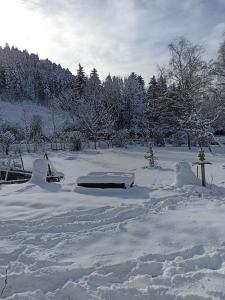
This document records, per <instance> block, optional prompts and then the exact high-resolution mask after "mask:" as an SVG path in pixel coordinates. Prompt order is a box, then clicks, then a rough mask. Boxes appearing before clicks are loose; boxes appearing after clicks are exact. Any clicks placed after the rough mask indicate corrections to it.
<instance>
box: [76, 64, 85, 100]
mask: <svg viewBox="0 0 225 300" xmlns="http://www.w3.org/2000/svg"><path fill="white" fill-rule="evenodd" d="M86 82H87V78H86V76H85V73H84V69H83V67H82V66H81V65H80V64H79V67H78V70H77V76H76V81H75V94H76V96H77V97H78V98H79V99H81V98H83V97H84V95H85V88H86Z"/></svg>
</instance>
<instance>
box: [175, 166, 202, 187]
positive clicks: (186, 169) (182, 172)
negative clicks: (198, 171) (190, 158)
mask: <svg viewBox="0 0 225 300" xmlns="http://www.w3.org/2000/svg"><path fill="white" fill-rule="evenodd" d="M175 170H176V178H175V183H174V186H176V187H182V186H184V185H199V184H200V181H199V179H198V178H197V177H196V176H195V174H194V172H193V171H192V169H191V166H190V164H189V163H188V162H186V161H180V162H177V163H176V165H175Z"/></svg>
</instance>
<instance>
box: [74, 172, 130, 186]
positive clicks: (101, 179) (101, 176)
mask: <svg viewBox="0 0 225 300" xmlns="http://www.w3.org/2000/svg"><path fill="white" fill-rule="evenodd" d="M133 182H134V173H124V172H91V173H89V174H88V175H87V176H80V177H78V178H77V184H82V183H118V184H120V183H123V184H124V185H125V187H129V186H131V184H132V183H133Z"/></svg>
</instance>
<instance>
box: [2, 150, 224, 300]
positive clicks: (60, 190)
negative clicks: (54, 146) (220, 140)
mask: <svg viewBox="0 0 225 300" xmlns="http://www.w3.org/2000/svg"><path fill="white" fill-rule="evenodd" d="M213 151H214V152H213V153H212V154H210V153H206V158H207V159H208V160H209V161H210V162H212V165H210V166H206V179H207V182H208V184H207V187H206V188H203V187H201V185H191V184H190V182H188V184H187V185H186V184H185V185H184V184H182V185H181V186H176V185H173V183H174V178H175V177H176V172H175V163H176V162H178V161H179V162H181V161H186V162H189V164H191V163H192V162H193V161H195V160H196V158H197V153H198V149H193V150H192V151H188V150H187V149H186V148H174V147H165V148H155V153H156V155H157V157H158V165H159V166H158V167H157V168H154V169H148V168H146V167H145V166H146V160H145V158H144V155H145V153H146V148H144V147H137V146H136V147H128V149H108V150H99V151H98V152H96V151H82V152H77V153H68V152H51V153H49V157H50V159H51V161H52V163H53V164H54V166H55V167H56V169H57V170H59V171H62V172H63V173H64V174H65V180H64V181H62V182H61V183H45V184H34V183H32V184H31V183H25V184H20V185H5V186H3V185H2V187H1V190H0V207H1V209H0V292H1V288H2V287H3V285H4V279H5V269H6V268H7V270H8V284H7V287H6V289H5V291H4V294H3V297H4V298H5V299H7V300H9V299H10V300H11V299H21V300H22V299H23V300H24V299H29V300H30V299H33V300H37V299H38V300H53V299H54V300H55V299H56V300H63V299H65V300H66V299H67V300H68V299H70V300H75V299H76V300H77V299H79V300H93V299H95V300H96V299H102V300H103V299H104V300H105V299H110V300H127V299H129V300H137V299H138V300H139V299H140V300H142V299H146V300H147V299H148V300H149V299H150V300H151V299H154V300H170V299H171V300H174V299H175V300H190V299H195V300H198V299H199V300H206V299H225V285H224V282H225V218H224V215H225V180H224V177H225V170H224V168H223V165H224V157H225V156H224V154H225V149H224V148H219V147H214V148H213ZM38 158H39V155H38V154H26V155H24V162H25V168H26V169H27V168H28V169H32V165H33V161H34V160H35V159H38ZM35 164H36V163H35ZM182 166H184V169H185V168H186V164H183V163H182ZM39 167H40V164H39V163H38V170H39V171H40V168H39ZM189 167H190V168H191V169H192V171H193V172H194V173H196V166H193V167H191V165H189ZM43 170H44V166H43ZM109 171H110V172H113V171H115V172H124V173H135V185H134V187H133V188H131V189H127V190H123V189H107V190H101V189H85V188H81V187H77V186H76V180H77V178H78V177H79V176H85V175H86V174H88V173H92V172H109ZM182 182H183V181H182Z"/></svg>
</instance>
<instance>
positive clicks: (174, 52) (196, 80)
mask: <svg viewBox="0 0 225 300" xmlns="http://www.w3.org/2000/svg"><path fill="white" fill-rule="evenodd" d="M169 50H170V54H171V59H170V65H169V67H170V72H169V75H170V78H171V80H172V82H173V83H175V84H176V86H177V87H178V88H177V93H178V97H179V100H180V101H181V103H182V110H181V112H180V119H181V125H182V127H183V130H184V131H185V132H186V134H187V138H188V147H189V149H190V148H191V140H190V137H191V133H192V129H193V128H194V127H195V122H194V121H195V118H196V115H199V116H200V114H199V109H200V108H201V104H202V102H203V101H204V97H205V95H206V91H207V88H208V86H209V84H210V77H209V69H208V65H207V63H206V62H205V61H204V60H203V58H202V55H203V49H202V47H201V46H199V45H195V44H192V43H191V42H190V41H188V40H186V39H185V38H183V37H181V38H179V39H177V40H175V41H174V42H172V43H171V44H170V45H169Z"/></svg>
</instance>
